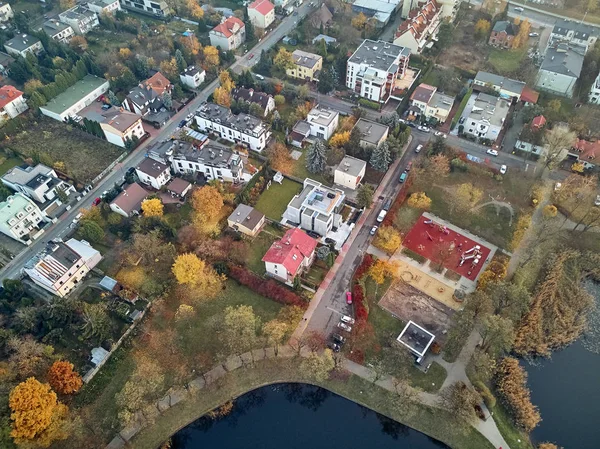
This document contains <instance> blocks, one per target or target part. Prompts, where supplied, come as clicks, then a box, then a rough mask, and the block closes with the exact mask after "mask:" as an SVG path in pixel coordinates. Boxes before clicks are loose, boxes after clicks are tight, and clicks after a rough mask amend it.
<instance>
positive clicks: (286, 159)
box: [266, 142, 294, 174]
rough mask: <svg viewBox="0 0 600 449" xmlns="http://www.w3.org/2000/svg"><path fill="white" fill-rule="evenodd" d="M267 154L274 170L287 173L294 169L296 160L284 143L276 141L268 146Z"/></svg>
mask: <svg viewBox="0 0 600 449" xmlns="http://www.w3.org/2000/svg"><path fill="white" fill-rule="evenodd" d="M266 156H267V160H268V161H269V163H270V164H271V167H272V168H273V170H276V171H280V172H281V173H286V174H288V173H290V172H291V171H292V168H293V166H294V160H293V159H292V156H291V155H290V152H289V151H288V149H287V147H286V146H285V145H284V144H282V143H280V142H275V143H274V144H272V145H270V146H269V148H267V151H266Z"/></svg>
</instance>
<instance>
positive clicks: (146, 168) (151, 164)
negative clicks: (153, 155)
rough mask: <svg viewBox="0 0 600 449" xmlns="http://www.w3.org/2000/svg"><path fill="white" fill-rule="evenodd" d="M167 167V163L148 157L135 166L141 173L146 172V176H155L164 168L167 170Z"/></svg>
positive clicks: (162, 171) (163, 170)
mask: <svg viewBox="0 0 600 449" xmlns="http://www.w3.org/2000/svg"><path fill="white" fill-rule="evenodd" d="M168 168H169V166H168V165H166V164H164V163H162V162H159V161H157V160H155V159H150V158H149V157H147V158H146V159H144V160H143V161H142V162H141V163H140V164H139V165H138V166H137V168H136V169H137V170H139V171H141V172H142V173H146V174H147V175H148V176H151V177H153V178H157V177H158V176H160V175H161V174H162V173H164V172H165V170H167V169H168Z"/></svg>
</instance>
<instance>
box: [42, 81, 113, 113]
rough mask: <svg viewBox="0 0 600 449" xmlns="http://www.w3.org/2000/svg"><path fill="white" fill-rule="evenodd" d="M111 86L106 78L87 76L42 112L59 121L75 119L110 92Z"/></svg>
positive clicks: (51, 101)
mask: <svg viewBox="0 0 600 449" xmlns="http://www.w3.org/2000/svg"><path fill="white" fill-rule="evenodd" d="M108 88H109V84H108V81H107V80H105V79H104V78H99V77H97V76H94V75H86V76H85V77H83V79H82V80H80V81H77V82H76V83H75V84H74V85H72V86H71V87H69V88H68V89H67V90H65V91H64V92H63V93H61V94H59V95H58V96H56V97H54V98H53V99H52V100H50V101H49V102H48V103H46V104H45V105H44V106H41V107H40V112H41V113H42V114H44V115H46V116H48V117H51V118H53V119H54V120H58V121H61V122H63V121H65V119H67V118H68V117H72V118H75V117H76V116H77V113H78V112H79V111H81V110H82V109H83V108H85V107H86V106H88V105H89V104H91V103H92V102H93V101H94V100H95V99H96V98H98V97H99V96H100V95H102V94H105V93H106V92H107V91H108Z"/></svg>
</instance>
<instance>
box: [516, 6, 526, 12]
mask: <svg viewBox="0 0 600 449" xmlns="http://www.w3.org/2000/svg"><path fill="white" fill-rule="evenodd" d="M515 11H517V12H523V11H524V9H523V8H521V7H520V6H517V7H516V8H515Z"/></svg>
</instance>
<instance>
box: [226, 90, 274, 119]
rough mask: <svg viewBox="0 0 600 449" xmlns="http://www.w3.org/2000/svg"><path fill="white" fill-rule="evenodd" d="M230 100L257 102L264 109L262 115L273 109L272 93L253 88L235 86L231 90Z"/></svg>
mask: <svg viewBox="0 0 600 449" xmlns="http://www.w3.org/2000/svg"><path fill="white" fill-rule="evenodd" d="M231 98H232V100H235V101H237V102H238V103H239V102H240V101H245V102H247V103H252V104H257V105H259V106H260V107H261V109H262V110H263V111H264V114H263V115H264V116H265V117H266V116H267V115H269V113H270V112H273V111H274V110H275V100H274V99H273V96H272V95H269V94H265V93H263V92H256V91H255V90H254V89H246V88H245V87H236V88H235V89H233V90H232V91H231Z"/></svg>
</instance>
